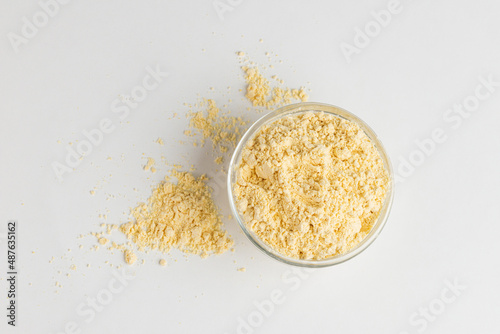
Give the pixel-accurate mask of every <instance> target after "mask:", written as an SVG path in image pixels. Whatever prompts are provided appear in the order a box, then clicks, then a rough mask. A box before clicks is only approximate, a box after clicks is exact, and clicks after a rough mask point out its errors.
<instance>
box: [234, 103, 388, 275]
mask: <svg viewBox="0 0 500 334" xmlns="http://www.w3.org/2000/svg"><path fill="white" fill-rule="evenodd" d="M308 111H313V112H324V113H326V114H331V115H334V116H337V117H341V118H344V119H346V120H348V121H351V122H354V123H356V124H358V125H359V127H360V128H361V129H362V130H363V131H364V132H365V133H366V135H367V136H368V138H370V140H371V141H372V143H373V144H374V146H375V148H376V149H377V150H378V152H379V154H380V157H381V158H382V161H383V163H384V166H385V168H386V170H387V173H388V174H389V184H388V187H387V193H386V198H385V201H384V203H383V205H382V208H381V210H380V214H379V216H378V218H377V220H376V222H375V224H374V225H373V227H372V229H371V231H370V233H369V234H368V235H367V236H366V237H365V238H364V239H363V240H362V241H361V242H360V243H359V244H357V245H356V246H355V247H354V248H352V249H351V250H349V251H348V252H347V253H344V254H340V255H337V256H333V257H329V258H326V259H322V260H304V259H296V258H292V257H288V256H285V255H283V254H281V253H279V252H277V251H276V250H274V249H273V248H272V247H270V246H269V245H267V244H266V243H265V242H264V241H262V240H261V239H260V238H259V237H258V236H257V235H256V234H255V233H254V232H253V231H252V230H250V229H249V228H247V226H246V224H245V221H244V219H243V217H242V215H241V214H240V212H238V210H237V207H236V201H237V198H236V196H235V195H234V191H233V184H234V183H235V182H236V179H237V172H238V170H237V169H238V166H239V164H240V162H241V153H242V150H243V148H244V147H245V146H246V144H247V142H248V141H249V140H250V139H252V138H253V137H254V135H255V134H256V133H257V132H258V131H259V130H260V129H261V127H262V126H263V125H265V124H270V123H272V122H274V121H276V120H277V119H279V118H282V117H287V116H291V115H297V114H300V113H304V112H308ZM227 189H228V194H229V204H230V206H231V210H232V211H233V214H234V216H235V217H236V220H237V221H238V223H239V224H240V227H241V229H242V230H243V232H244V233H245V235H246V236H247V237H248V239H250V241H251V242H252V243H253V244H254V245H255V246H257V248H259V249H260V250H261V251H263V252H264V253H265V254H267V255H269V256H270V257H272V258H274V259H276V260H279V261H281V262H284V263H288V264H291V265H296V266H302V267H312V268H319V267H328V266H333V265H335V264H339V263H342V262H344V261H347V260H349V259H352V258H353V257H354V256H356V255H358V254H359V253H361V252H362V251H364V250H365V249H366V248H367V247H368V246H369V245H370V244H371V243H372V242H373V241H374V240H375V239H376V238H377V236H378V235H379V234H380V232H381V231H382V228H383V227H384V225H385V223H386V221H387V217H388V216H389V212H390V210H391V205H392V199H393V196H394V178H393V171H392V167H391V163H390V161H389V157H388V156H387V153H386V152H385V150H384V147H383V146H382V143H381V142H380V140H379V139H378V137H377V135H376V134H375V132H373V130H372V129H371V128H370V127H369V126H368V125H367V124H366V123H365V122H363V121H362V120H361V119H359V118H358V117H357V116H355V115H353V114H351V113H350V112H348V111H346V110H344V109H342V108H339V107H336V106H333V105H328V104H323V103H314V102H304V103H297V104H291V105H287V106H284V107H282V108H279V109H277V110H275V111H273V112H270V113H269V114H267V115H265V116H263V117H262V118H260V119H259V120H258V121H257V122H255V123H254V124H253V125H252V126H251V127H250V128H249V129H248V130H247V131H246V133H245V134H244V135H243V137H242V138H241V140H240V142H239V143H238V146H236V149H235V151H234V153H233V156H232V158H231V162H230V163H229V172H228V181H227Z"/></svg>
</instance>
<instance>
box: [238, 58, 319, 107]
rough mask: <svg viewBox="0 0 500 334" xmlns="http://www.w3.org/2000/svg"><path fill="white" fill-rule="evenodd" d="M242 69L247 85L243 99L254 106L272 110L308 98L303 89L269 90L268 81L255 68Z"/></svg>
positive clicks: (246, 67) (277, 88) (244, 67)
mask: <svg viewBox="0 0 500 334" xmlns="http://www.w3.org/2000/svg"><path fill="white" fill-rule="evenodd" d="M242 69H243V71H244V72H245V80H246V83H247V92H246V95H245V97H246V98H247V99H248V100H249V101H250V102H252V104H253V105H254V106H260V107H266V108H267V109H274V108H276V107H279V106H283V105H285V104H290V103H291V102H292V100H296V101H302V102H305V101H307V99H308V98H309V96H308V95H307V94H306V92H305V89H304V88H300V89H291V88H281V87H274V88H272V89H271V85H270V83H269V80H268V79H266V78H264V76H263V75H262V74H261V73H260V71H259V69H258V68H256V67H248V66H243V67H242ZM273 78H274V79H275V80H277V78H276V77H275V76H273ZM281 82H282V81H281Z"/></svg>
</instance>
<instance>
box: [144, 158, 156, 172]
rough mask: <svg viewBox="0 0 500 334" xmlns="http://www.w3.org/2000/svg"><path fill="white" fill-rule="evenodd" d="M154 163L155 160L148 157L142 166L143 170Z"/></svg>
mask: <svg viewBox="0 0 500 334" xmlns="http://www.w3.org/2000/svg"><path fill="white" fill-rule="evenodd" d="M154 164H155V160H154V159H153V158H148V162H147V163H146V165H145V166H144V167H143V168H144V170H149V169H150V168H151V167H153V166H154Z"/></svg>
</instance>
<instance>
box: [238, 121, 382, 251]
mask: <svg viewBox="0 0 500 334" xmlns="http://www.w3.org/2000/svg"><path fill="white" fill-rule="evenodd" d="M388 183H389V177H388V173H387V171H386V169H385V167H384V165H383V162H382V159H381V158H380V156H379V154H378V151H377V150H376V148H375V147H374V146H373V144H372V142H371V141H370V139H369V138H368V137H367V136H366V134H365V133H364V132H363V130H361V128H360V127H359V126H358V125H357V124H355V123H353V122H350V121H347V120H344V119H341V118H339V117H335V116H333V115H328V114H324V113H321V112H306V113H302V114H299V115H294V116H289V117H285V118H282V119H279V120H277V121H275V122H273V123H272V124H269V125H266V126H264V127H263V128H262V129H261V130H260V131H259V132H258V133H257V134H256V135H255V136H254V138H253V139H252V140H250V141H249V142H248V143H247V145H246V146H245V148H244V149H243V152H242V160H241V162H240V164H239V167H238V173H237V181H236V184H235V185H234V192H235V195H236V198H237V206H238V210H239V211H240V213H241V214H242V216H243V217H244V220H245V222H246V224H247V226H248V227H249V228H250V229H251V230H252V231H254V232H255V233H256V234H257V236H258V237H259V238H261V239H262V240H263V241H264V242H265V243H266V244H268V245H269V246H271V247H272V248H273V249H275V250H276V251H278V252H279V253H281V254H284V255H286V256H289V257H293V258H300V259H315V260H319V259H325V258H328V257H331V256H335V255H339V254H342V253H345V252H347V251H348V250H350V249H351V248H353V247H354V246H355V245H356V244H358V243H359V242H360V241H361V240H362V239H363V238H364V237H365V236H366V235H367V234H368V233H369V232H370V230H371V228H372V226H373V224H374V222H375V221H376V219H377V217H378V214H379V212H380V209H381V207H382V204H383V202H384V199H385V195H386V192H387V187H388Z"/></svg>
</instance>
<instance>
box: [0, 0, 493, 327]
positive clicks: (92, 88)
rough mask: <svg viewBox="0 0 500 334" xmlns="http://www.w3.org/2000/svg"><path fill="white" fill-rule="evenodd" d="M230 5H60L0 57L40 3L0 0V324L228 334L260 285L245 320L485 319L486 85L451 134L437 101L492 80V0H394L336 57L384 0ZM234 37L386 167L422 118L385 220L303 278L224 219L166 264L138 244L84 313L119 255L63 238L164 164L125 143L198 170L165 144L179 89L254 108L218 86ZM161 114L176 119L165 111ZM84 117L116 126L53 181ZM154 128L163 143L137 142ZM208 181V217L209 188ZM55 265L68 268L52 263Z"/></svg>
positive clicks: (488, 228) (392, 322)
mask: <svg viewBox="0 0 500 334" xmlns="http://www.w3.org/2000/svg"><path fill="white" fill-rule="evenodd" d="M224 3H227V2H226V1H224ZM232 3H233V5H231V6H232V7H234V8H233V10H232V11H227V12H225V13H223V17H224V20H221V19H220V18H219V16H218V15H217V12H216V10H215V9H214V7H213V4H212V2H211V1H170V2H167V1H164V2H160V1H150V2H148V1H134V2H131V1H129V2H125V3H124V2H123V1H104V2H103V1H72V2H70V3H69V4H67V5H64V6H61V8H60V11H59V12H58V13H57V14H56V15H55V16H54V17H53V18H51V19H50V21H49V22H48V24H47V25H46V26H45V27H43V28H41V29H40V30H39V32H38V34H37V35H36V36H34V37H33V38H31V39H30V40H29V42H28V43H27V44H25V45H22V46H20V48H19V52H18V53H15V52H14V50H13V48H12V46H11V44H10V43H9V40H8V38H7V34H8V33H9V32H14V33H17V34H20V32H21V28H22V24H23V21H22V18H23V16H26V17H28V18H31V17H32V16H33V15H34V14H35V13H36V12H38V11H39V10H40V9H39V6H38V5H37V4H36V3H35V2H32V1H22V2H7V1H5V0H4V1H2V2H1V4H0V22H1V27H0V35H1V36H4V37H2V39H1V41H0V50H1V53H0V57H1V58H0V71H1V72H0V91H1V96H2V99H1V103H0V112H1V114H0V115H1V122H0V139H1V144H0V145H1V162H2V163H1V166H0V172H1V179H0V180H1V183H0V189H1V193H2V196H1V201H0V209H1V211H0V212H1V224H0V226H1V228H2V230H1V233H4V234H3V235H2V236H1V237H2V239H1V243H0V247H1V250H0V254H2V256H1V257H0V263H1V267H0V268H1V274H0V277H3V280H1V281H0V291H1V298H0V300H1V302H0V306H1V309H2V310H5V307H6V304H5V299H6V298H5V293H6V284H5V262H6V261H5V256H4V254H5V226H6V222H7V220H8V219H17V220H18V221H19V226H20V228H19V252H20V255H19V266H20V269H19V271H20V281H19V286H18V290H19V291H18V292H19V300H18V304H19V309H18V327H17V328H16V329H12V328H11V327H10V326H9V327H8V326H7V325H6V317H5V316H4V313H5V311H2V312H1V313H2V315H1V317H0V319H2V320H1V324H0V332H2V333H62V332H65V326H67V324H68V323H70V322H75V323H76V325H77V326H78V330H80V331H81V332H82V333H136V332H139V333H166V332H168V333H201V332H203V333H236V332H237V330H238V328H237V326H238V324H239V322H238V321H239V320H238V319H239V317H241V318H242V319H248V317H249V315H250V316H251V317H252V316H254V317H256V320H259V319H258V315H257V313H255V312H256V310H257V308H256V306H255V304H254V303H255V302H260V301H262V300H264V299H269V298H270V295H271V293H272V291H273V290H275V289H277V290H279V291H281V292H283V294H284V297H283V298H284V301H283V303H281V304H279V305H275V307H274V309H275V310H274V311H273V312H272V314H270V315H269V316H265V319H264V320H263V321H262V323H259V324H258V325H259V326H257V327H256V328H251V329H250V331H253V332H255V333H306V332H307V333H312V332H314V333H325V332H330V333H333V332H336V333H398V334H399V333H405V332H406V333H418V332H419V330H420V332H426V333H472V332H474V333H493V332H498V331H500V317H499V316H498V315H499V313H500V301H499V300H500V287H499V284H498V282H499V281H500V266H499V264H500V263H499V257H498V255H499V254H500V253H499V252H500V243H498V235H499V233H500V225H499V224H498V222H499V218H498V212H497V210H496V209H497V208H498V204H499V200H500V196H499V193H498V189H499V187H500V175H499V164H500V135H499V133H498V129H499V125H500V116H499V113H498V108H499V107H500V87H497V88H496V92H495V93H494V94H492V95H491V96H490V97H489V98H487V99H486V100H485V101H483V102H481V104H480V106H479V108H478V109H477V110H476V111H474V112H473V113H472V115H471V116H470V117H469V118H467V119H465V120H464V121H463V123H462V124H461V125H460V127H458V128H457V129H453V128H452V127H451V125H452V123H447V122H445V121H444V120H443V115H444V114H445V112H446V110H447V109H449V108H452V107H453V105H454V104H456V103H461V102H462V101H463V100H464V99H465V98H466V97H467V96H469V95H471V94H474V89H475V87H476V86H477V85H478V84H479V81H478V77H479V76H483V77H487V76H488V75H490V74H492V75H493V77H494V78H496V80H499V81H500V61H499V59H500V44H499V43H498V41H499V38H500V36H499V34H500V33H499V31H500V21H499V20H498V17H499V15H500V3H499V2H498V1H494V0H491V1H485V0H482V1H465V0H464V1H456V0H455V1H452V0H447V1H441V2H439V3H436V2H431V1H405V0H402V1H401V3H402V11H401V12H400V13H399V14H397V15H394V16H393V18H392V21H391V22H390V23H389V25H388V26H387V27H384V28H383V29H382V31H381V32H380V34H379V35H378V36H376V37H374V38H372V39H371V43H370V44H369V45H368V46H367V47H365V48H364V49H362V50H361V51H360V53H359V54H356V55H354V56H353V57H352V61H351V62H350V63H348V62H347V61H346V59H345V58H344V56H343V54H342V52H341V51H340V44H341V43H342V42H348V43H352V42H353V38H354V34H355V28H356V27H364V26H365V24H367V23H368V22H370V21H371V20H372V17H371V16H370V12H371V11H373V10H377V11H378V10H382V9H384V8H387V5H388V1H355V2H354V1H328V2H327V1H323V2H319V1H315V2H305V1H287V2H284V1H282V2H280V3H278V2H277V1H276V2H272V3H271V2H269V1H243V2H241V3H240V4H238V1H233V2H232ZM261 38H262V39H263V42H262V43H261V42H259V40H260V39H261ZM240 50H242V51H245V52H246V53H247V54H248V55H249V56H250V57H251V58H252V59H253V60H255V61H257V62H258V63H259V64H260V65H269V64H271V63H270V62H269V61H268V60H267V58H266V57H265V56H264V53H265V52H272V53H276V54H278V57H274V58H273V59H278V60H283V64H279V63H277V62H276V61H274V60H273V62H272V63H273V64H275V67H274V68H272V69H270V68H268V69H267V70H266V75H268V76H270V75H273V74H277V75H278V77H281V78H283V79H285V83H286V84H287V85H288V86H290V87H296V86H300V85H305V86H306V87H308V88H311V89H312V92H311V94H310V96H311V99H310V100H312V101H318V102H324V103H331V104H335V105H338V106H341V107H343V108H345V109H347V110H349V111H351V112H353V113H355V114H357V115H358V116H359V117H361V118H362V119H364V120H365V121H366V122H367V123H368V124H370V125H371V126H372V127H373V129H374V130H375V131H376V132H377V133H378V135H379V136H380V138H381V139H382V141H383V142H384V143H385V145H386V148H387V150H388V152H389V154H390V156H391V158H392V161H393V164H394V167H395V168H398V166H399V159H400V158H401V157H403V158H405V159H408V157H409V156H410V154H411V153H412V152H415V150H416V148H417V146H416V144H415V143H414V141H415V140H422V139H424V138H429V136H430V135H431V133H432V131H433V130H434V129H436V128H442V129H443V131H444V132H445V134H446V136H447V140H446V141H445V142H444V143H442V144H439V145H438V146H437V148H436V149H435V151H434V152H433V153H432V154H431V155H430V156H429V157H428V158H426V159H425V161H424V163H423V164H422V165H421V166H419V167H418V168H416V170H415V171H414V173H413V174H412V175H411V176H409V177H408V178H406V180H405V181H404V182H403V183H399V184H398V185H397V189H396V196H395V202H394V206H393V209H392V214H391V216H390V218H389V221H388V223H387V225H386V228H385V230H384V231H383V232H382V234H381V236H380V237H379V239H377V240H376V241H375V243H374V244H373V245H372V246H370V247H369V248H368V249H367V250H366V251H365V252H364V253H363V254H361V255H360V256H358V257H357V258H355V259H353V260H351V261H349V262H347V263H344V264H342V265H339V266H336V267H332V268H326V269H321V270H317V271H315V272H312V273H308V274H307V276H304V274H303V272H299V273H292V272H291V271H290V270H291V269H292V268H291V267H289V266H286V265H283V264H280V263H277V262H275V261H274V260H272V259H270V258H267V257H266V256H264V255H263V254H260V253H259V252H258V250H257V249H256V248H255V247H253V246H252V245H251V244H250V242H249V241H248V240H246V239H245V237H244V235H243V234H242V233H241V232H240V231H239V228H238V226H237V224H236V222H235V221H234V220H227V219H226V220H225V224H226V227H227V229H228V230H229V231H230V232H231V234H232V235H233V236H234V238H235V241H236V252H235V253H230V252H229V253H227V254H224V255H222V256H219V257H210V258H208V259H205V260H200V259H199V258H198V257H193V256H191V257H189V258H188V260H187V261H186V260H185V259H184V257H183V255H182V254H179V253H178V252H172V254H170V255H168V256H167V257H166V259H167V260H168V266H167V267H160V266H159V265H157V261H158V259H159V258H160V255H158V254H153V253H151V254H149V255H142V256H141V258H145V259H146V261H147V262H146V264H145V265H143V266H134V267H133V271H134V272H135V275H136V276H135V279H133V280H131V281H129V283H128V284H127V286H126V287H125V289H124V290H123V291H122V292H120V293H117V294H115V295H113V300H112V301H111V302H110V303H109V304H108V305H106V306H104V307H103V310H102V311H101V312H96V315H95V318H94V319H92V320H91V321H90V322H87V321H86V320H89V316H88V315H84V316H81V315H79V313H78V312H77V308H78V306H79V305H80V304H81V303H86V302H87V298H88V297H91V298H93V297H96V296H97V295H98V294H99V293H105V292H102V291H103V289H106V287H107V285H108V283H109V282H110V280H111V279H112V277H113V274H112V273H113V270H114V269H113V268H110V267H109V265H107V264H105V263H104V262H105V261H108V260H109V261H110V262H111V263H113V264H120V263H121V261H122V260H121V256H120V255H119V254H117V253H115V254H114V255H112V254H110V253H109V252H108V251H106V250H104V249H100V250H99V251H98V252H92V251H89V250H88V248H89V247H90V246H91V245H93V244H94V240H92V239H91V238H86V239H77V236H78V235H80V234H82V233H83V234H85V233H88V232H91V231H97V230H98V229H99V224H100V223H101V220H100V219H99V218H98V215H99V214H107V217H108V218H107V222H108V223H122V222H125V221H126V219H127V214H128V208H129V207H131V206H134V205H135V204H136V203H137V202H138V201H142V200H145V199H146V198H147V197H148V196H149V194H150V187H151V186H153V185H154V184H155V183H157V182H158V181H160V180H161V179H162V177H163V176H164V175H165V173H166V171H167V170H168V168H167V167H166V166H164V167H161V168H159V171H158V172H157V173H155V174H151V173H149V172H144V171H143V170H142V165H143V164H144V163H145V157H148V156H151V157H154V158H156V159H157V162H158V163H157V165H159V164H160V157H161V155H164V156H165V157H167V159H168V161H169V162H171V163H181V164H184V165H187V166H189V164H191V163H192V164H195V165H196V166H197V168H198V171H197V173H202V172H207V173H208V174H209V175H212V176H213V175H215V174H216V173H215V169H216V166H215V165H214V164H213V163H212V162H211V161H212V157H211V156H207V155H206V152H207V151H208V150H209V148H208V147H207V148H204V149H200V148H198V149H196V148H193V147H191V146H189V145H181V144H179V143H178V141H179V140H186V138H185V137H184V135H183V134H182V131H183V130H184V129H185V128H186V119H185V117H184V116H183V114H184V113H185V112H186V111H187V108H186V107H185V106H183V103H184V102H187V103H194V102H196V101H197V98H198V97H200V96H202V97H211V98H214V99H215V100H216V101H217V102H218V103H219V104H220V105H222V104H224V103H228V100H229V99H232V100H233V102H231V103H229V108H230V109H231V110H233V112H234V113H235V114H238V113H241V114H242V115H244V117H246V118H247V119H250V120H255V119H257V118H258V117H259V116H260V115H261V114H258V113H256V112H255V111H253V110H252V111H246V108H247V107H249V106H250V105H249V103H248V102H246V101H244V100H243V99H242V96H243V95H242V93H240V92H239V91H238V89H240V88H244V82H243V79H242V73H241V71H240V69H239V64H238V59H237V57H236V56H235V51H240ZM157 65H158V66H159V67H160V68H161V69H162V70H165V71H168V72H169V74H170V75H169V77H168V78H166V79H165V80H164V81H163V83H162V84H161V85H160V86H159V87H158V88H157V89H156V90H154V91H152V92H150V93H149V95H148V96H147V98H146V100H145V101H143V102H141V103H140V104H139V106H138V107H137V108H136V109H134V110H133V111H132V112H131V113H130V115H129V117H128V118H127V119H126V120H125V121H124V122H123V123H122V124H121V123H120V121H119V119H118V117H117V114H114V113H113V112H112V111H111V108H110V104H111V103H112V102H113V100H115V99H116V98H117V97H118V95H119V94H122V95H126V94H129V93H130V90H131V89H132V88H133V87H134V86H136V85H138V84H140V83H141V81H142V79H143V78H144V76H145V75H146V70H145V68H146V67H147V66H150V67H152V68H154V67H156V66H157ZM307 82H310V84H307ZM228 86H230V87H231V89H230V91H229V92H228V90H227V87H228ZM210 87H214V91H210ZM174 112H177V113H178V114H179V117H178V118H175V119H172V115H173V113H174ZM103 118H110V119H111V120H112V122H113V124H114V125H115V126H116V129H115V130H114V131H113V132H112V133H110V134H109V135H106V136H105V138H104V140H103V143H102V144H101V145H99V146H97V147H95V148H94V150H93V152H92V153H91V154H90V155H89V156H87V157H85V158H84V159H83V161H82V163H81V164H80V165H79V166H78V167H77V168H76V169H75V171H74V172H72V173H68V174H66V175H65V176H64V180H63V182H62V183H59V182H58V180H57V178H56V177H55V174H54V172H53V170H52V167H51V164H52V163H53V162H54V161H63V159H64V156H65V153H66V148H65V147H66V146H67V144H68V143H69V142H73V143H77V140H82V139H84V137H83V135H82V131H83V130H85V129H87V130H89V129H91V128H95V127H96V126H97V124H98V123H99V121H100V120H101V119H103ZM158 137H162V138H163V139H164V140H165V142H166V144H165V146H160V145H158V144H156V143H155V142H154V141H155V140H156V139H157V138H158ZM58 140H60V141H61V143H58ZM143 153H144V155H142V154H143ZM122 155H123V158H122ZM108 156H110V157H112V160H111V161H108V160H106V159H107V157H108ZM94 187H96V188H97V189H96V194H95V195H94V196H91V195H90V194H89V191H90V190H91V189H93V188H94ZM134 188H136V189H137V191H134V190H133V189H134ZM218 194H219V195H218V196H217V203H218V204H219V205H220V207H221V210H222V211H223V213H224V214H225V215H228V214H229V211H228V205H227V204H226V201H227V198H226V195H225V192H224V191H219V192H218ZM107 198H109V200H107ZM79 244H84V246H85V247H84V248H83V249H79V248H78V245H79ZM68 249H71V252H68V251H67V250H68ZM32 251H34V252H35V253H34V254H32ZM52 256H54V257H55V258H56V259H55V260H54V262H53V263H52V264H50V263H49V260H50V258H51V257H52ZM61 256H64V258H63V259H61ZM73 257H74V259H73V260H71V258H73ZM174 259H178V261H177V262H175V261H174ZM72 263H74V264H76V266H77V270H76V271H72V270H69V266H70V265H71V264H72ZM87 263H90V264H91V267H90V268H87V267H86V265H87ZM239 267H246V272H244V273H242V272H238V271H237V270H236V269H237V268H239ZM58 271H61V274H59V273H58ZM68 272H70V273H71V277H70V278H68V277H66V276H65V274H66V273H68ZM301 277H302V278H301ZM447 280H448V281H451V282H452V281H455V280H456V281H458V282H459V283H460V284H461V285H465V286H466V288H465V290H464V291H463V292H461V293H460V295H459V296H458V297H456V298H455V300H454V301H453V302H451V303H449V304H446V305H445V309H444V310H440V309H437V310H436V309H435V310H434V311H437V312H438V313H440V312H441V311H442V313H440V314H439V315H437V316H436V317H435V319H434V317H433V318H432V319H433V320H432V321H430V320H428V321H427V322H426V321H425V320H422V319H424V318H423V317H421V316H419V315H418V314H417V316H416V318H413V321H412V320H410V318H411V317H412V315H413V314H414V313H415V312H417V313H418V312H420V311H419V310H422V309H425V308H429V307H439V305H441V304H440V303H442V302H440V301H438V299H440V298H441V294H442V293H443V292H444V293H445V299H446V298H451V296H452V295H451V294H447V290H446V287H447V285H446V283H445V282H446V281H447ZM55 281H59V282H60V283H61V284H62V285H63V287H62V288H56V287H55ZM30 283H31V284H32V285H30ZM275 293H276V292H275ZM101 297H102V296H101ZM447 300H448V299H447ZM442 305H444V304H442ZM413 316H414V315H413ZM245 321H246V320H245ZM422 321H423V322H424V323H426V325H427V326H426V328H425V329H424V323H422ZM70 327H71V325H70ZM246 330H247V331H246V332H250V331H249V330H248V328H247V329H246ZM66 332H68V333H69V332H71V331H69V330H68V331H66ZM75 332H78V331H75ZM240 332H245V331H244V330H243V331H242V330H240Z"/></svg>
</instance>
